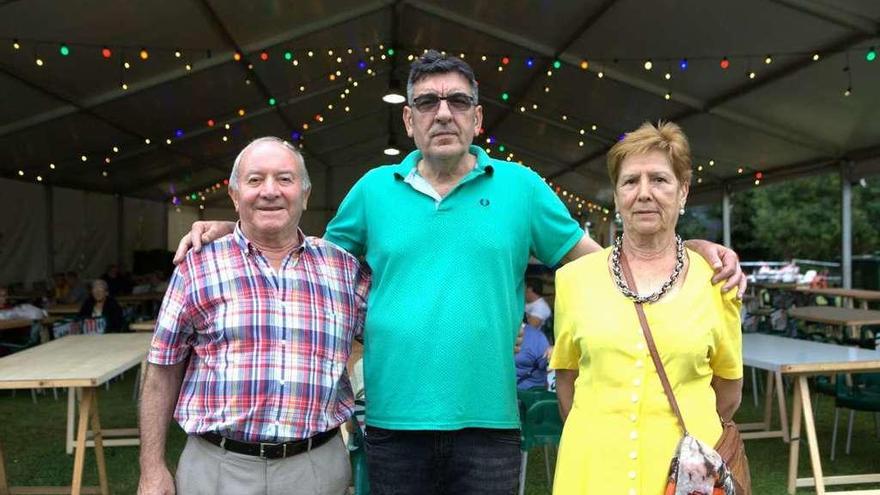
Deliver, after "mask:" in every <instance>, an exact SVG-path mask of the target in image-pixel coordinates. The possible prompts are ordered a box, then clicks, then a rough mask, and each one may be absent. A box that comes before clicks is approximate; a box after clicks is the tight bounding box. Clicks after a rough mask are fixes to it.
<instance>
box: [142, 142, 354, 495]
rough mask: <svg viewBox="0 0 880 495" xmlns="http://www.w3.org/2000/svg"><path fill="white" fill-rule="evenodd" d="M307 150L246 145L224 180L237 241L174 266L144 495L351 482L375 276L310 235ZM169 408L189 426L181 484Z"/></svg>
mask: <svg viewBox="0 0 880 495" xmlns="http://www.w3.org/2000/svg"><path fill="white" fill-rule="evenodd" d="M309 192H310V183H309V178H308V173H307V172H306V168H305V163H304V161H303V158H302V155H300V153H299V152H298V151H297V150H296V149H295V148H294V147H293V146H292V145H290V144H289V143H287V142H285V141H283V140H280V139H277V138H260V139H257V140H255V141H254V142H252V143H251V144H249V145H248V146H246V147H245V148H244V150H242V152H241V153H240V154H239V155H238V157H237V158H236V160H235V164H234V165H233V168H232V174H231V176H230V179H229V195H230V196H231V197H232V201H233V203H234V204H235V209H236V211H237V212H238V214H239V222H238V224H237V225H236V227H235V231H234V232H233V233H232V234H229V235H226V236H225V237H223V238H221V239H219V240H217V241H215V242H213V243H211V244H210V245H208V246H205V248H204V249H202V250H201V252H199V253H196V252H191V253H189V255H188V256H187V257H186V260H185V261H184V262H183V263H182V264H180V265H179V266H178V267H177V269H176V270H175V272H174V276H173V277H172V280H171V284H170V286H169V288H168V292H167V293H166V294H165V300H164V301H163V303H162V309H161V311H160V314H159V318H158V322H157V324H156V332H155V335H154V337H153V343H152V347H151V349H150V353H149V355H148V361H149V363H150V366H149V368H148V372H147V375H146V380H145V384H144V394H143V398H142V401H141V408H140V427H141V455H140V465H141V478H140V484H139V487H138V493H141V494H173V493H175V488H176V492H177V493H181V494H184V495H189V494H206V495H207V494H211V495H215V494H235V495H248V494H258V493H259V494H287V493H309V494H334V495H338V494H341V493H344V492H345V491H346V489H347V487H348V484H349V478H350V467H349V461H348V452H347V450H346V448H345V446H344V445H343V443H342V440H341V437H340V435H339V425H340V424H341V423H343V422H345V421H346V420H347V419H348V418H349V417H350V416H351V414H352V409H353V406H354V401H353V396H352V391H351V385H350V383H349V380H348V376H347V374H346V371H345V364H346V361H347V360H348V356H349V352H350V351H351V342H352V339H353V338H354V337H355V336H356V335H359V334H360V333H361V332H362V330H363V323H364V311H365V306H366V293H367V291H368V288H369V283H370V277H369V275H368V273H367V272H366V271H365V270H362V268H361V265H360V263H359V262H358V260H357V259H356V258H355V257H354V256H352V255H350V254H348V253H347V252H345V251H343V250H342V249H340V248H339V247H337V246H336V245H334V244H332V243H330V242H328V241H324V240H321V239H318V238H315V237H306V236H305V235H303V233H302V231H301V230H300V229H299V227H298V225H299V220H300V217H301V215H302V212H303V210H305V208H306V203H307V201H308V197H309ZM172 413H173V415H174V419H176V420H177V422H178V423H179V424H180V426H181V427H182V428H183V429H184V430H185V431H186V432H187V434H188V435H189V438H188V439H187V444H186V448H185V449H184V451H183V454H182V455H181V458H180V461H179V463H178V468H177V480H176V487H175V482H174V479H173V478H172V476H171V473H170V471H169V470H168V468H167V466H166V464H165V458H164V453H165V437H166V434H167V430H168V423H169V422H170V419H171V416H172Z"/></svg>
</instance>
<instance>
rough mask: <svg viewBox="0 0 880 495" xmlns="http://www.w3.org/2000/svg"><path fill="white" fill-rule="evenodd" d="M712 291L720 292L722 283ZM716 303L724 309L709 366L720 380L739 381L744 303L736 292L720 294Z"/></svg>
mask: <svg viewBox="0 0 880 495" xmlns="http://www.w3.org/2000/svg"><path fill="white" fill-rule="evenodd" d="M711 290H714V291H719V292H720V290H721V286H720V283H719V284H716V285H715V286H713V287H712V288H711ZM716 301H719V304H721V306H722V307H721V308H720V309H721V310H720V311H719V315H720V318H719V319H718V321H719V324H718V326H717V327H716V328H715V351H714V352H713V353H712V356H711V357H710V358H709V366H710V367H711V368H712V372H713V374H714V375H715V376H717V377H719V378H724V379H727V380H738V379H740V378H742V376H743V359H742V321H741V317H740V309H741V307H742V301H740V300H739V298H737V297H736V290H730V291H727V292H726V293H723V294H719V295H718V298H717V299H716Z"/></svg>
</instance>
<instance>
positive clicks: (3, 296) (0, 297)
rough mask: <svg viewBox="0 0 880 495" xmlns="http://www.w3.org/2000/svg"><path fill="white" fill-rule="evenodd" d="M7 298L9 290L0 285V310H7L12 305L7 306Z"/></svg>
mask: <svg viewBox="0 0 880 495" xmlns="http://www.w3.org/2000/svg"><path fill="white" fill-rule="evenodd" d="M8 297H9V289H7V288H6V287H4V286H2V285H0V309H9V308H11V307H12V305H11V304H9V300H8V299H7V298H8Z"/></svg>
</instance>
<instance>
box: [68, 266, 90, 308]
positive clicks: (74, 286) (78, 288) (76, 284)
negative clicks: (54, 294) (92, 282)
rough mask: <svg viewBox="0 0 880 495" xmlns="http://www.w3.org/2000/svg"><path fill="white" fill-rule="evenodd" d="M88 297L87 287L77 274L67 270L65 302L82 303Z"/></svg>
mask: <svg viewBox="0 0 880 495" xmlns="http://www.w3.org/2000/svg"><path fill="white" fill-rule="evenodd" d="M88 298H89V289H88V288H87V287H86V284H84V283H83V282H82V281H81V280H80V279H79V274H78V273H76V272H74V271H69V272H67V297H66V298H65V299H64V302H65V303H67V304H80V305H81V304H82V303H84V302H86V299H88Z"/></svg>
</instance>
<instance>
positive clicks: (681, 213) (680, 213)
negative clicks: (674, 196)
mask: <svg viewBox="0 0 880 495" xmlns="http://www.w3.org/2000/svg"><path fill="white" fill-rule="evenodd" d="M678 214H679V215H684V206H682V207H681V209H680V210H678Z"/></svg>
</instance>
